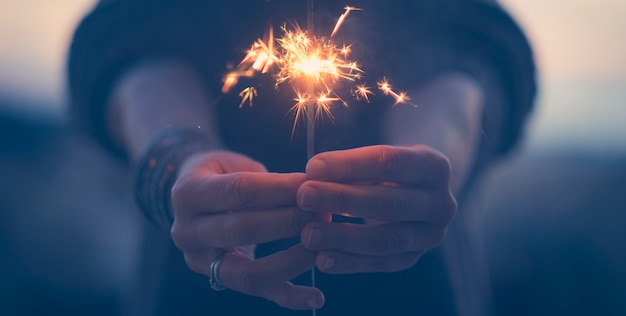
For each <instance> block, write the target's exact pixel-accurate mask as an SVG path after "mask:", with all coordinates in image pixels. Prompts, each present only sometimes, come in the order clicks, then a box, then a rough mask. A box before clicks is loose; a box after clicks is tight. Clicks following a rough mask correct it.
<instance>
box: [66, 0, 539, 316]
mask: <svg viewBox="0 0 626 316" xmlns="http://www.w3.org/2000/svg"><path fill="white" fill-rule="evenodd" d="M349 4H350V5H353V6H356V7H360V8H363V9H364V10H363V11H359V12H358V13H353V14H351V15H350V17H349V18H348V20H347V21H346V23H345V25H344V27H343V28H342V31H341V32H340V34H339V35H338V37H337V41H340V42H344V41H345V42H346V43H354V45H353V47H352V48H353V54H352V57H353V58H354V59H355V60H358V61H359V62H360V63H361V64H362V65H363V68H364V70H365V71H366V74H365V76H366V77H367V78H368V79H367V81H368V82H369V83H370V85H371V86H374V85H375V82H376V81H377V80H380V79H381V78H383V77H389V78H391V79H392V80H393V83H394V86H396V87H402V88H403V89H415V88H416V87H419V86H420V85H422V84H425V83H427V82H428V81H429V80H431V79H433V78H435V77H436V76H437V75H439V74H441V73H444V72H450V71H456V72H462V73H465V74H467V75H469V76H471V77H473V78H475V79H476V80H477V81H478V82H479V83H480V84H481V85H483V87H484V90H485V91H487V98H486V103H487V104H486V108H485V112H484V114H483V130H484V134H485V135H486V137H485V138H484V141H483V142H482V144H481V145H480V146H481V147H480V149H479V152H478V157H477V162H476V167H475V168H474V171H473V175H474V176H473V177H475V176H476V175H478V174H479V173H480V171H481V170H482V169H483V168H484V167H485V166H487V165H488V164H490V163H491V162H492V161H493V160H494V159H495V158H497V157H500V156H501V155H503V154H504V153H506V152H507V151H509V150H510V149H511V148H512V147H513V146H514V145H515V143H516V142H517V140H518V138H519V136H520V134H521V132H522V127H523V123H524V121H525V119H526V117H527V115H528V113H529V111H530V110H531V108H532V104H533V99H534V96H535V90H536V87H535V68H534V62H533V57H532V52H531V49H530V46H529V44H528V42H527V40H526V38H525V37H524V35H523V33H522V31H521V30H520V29H519V27H518V26H517V25H516V24H515V22H514V21H513V20H512V19H511V17H510V16H509V15H507V14H506V13H505V12H504V11H503V10H502V9H501V8H500V7H499V6H497V5H496V4H495V3H493V2H491V1H478V0H414V1H385V0H355V1H351V3H349ZM344 5H345V3H343V2H336V1H330V0H324V1H322V0H318V1H316V15H315V19H316V20H315V25H316V33H317V34H330V31H331V30H332V27H333V26H334V24H335V22H336V19H337V17H338V15H339V14H341V13H342V12H343V6H344ZM270 18H271V19H272V20H273V21H274V23H275V24H276V23H278V24H277V25H280V24H281V23H283V21H284V22H286V23H292V22H296V23H298V24H300V25H306V1H304V0H302V1H293V0H291V1H290V0H274V1H264V0H248V1H244V0H229V1H208V0H197V1H196V0H177V1H173V0H152V1H142V0H108V1H102V2H101V3H100V4H99V5H98V6H97V7H96V8H95V9H94V11H93V12H92V13H91V14H89V15H88V16H87V17H86V18H85V19H84V20H83V21H82V23H81V24H80V26H79V28H78V29H77V31H76V34H75V37H74V41H73V43H72V46H71V50H70V57H69V69H68V70H69V85H70V93H71V94H70V95H71V100H72V108H71V109H72V113H73V117H74V119H75V121H76V123H77V124H78V125H80V126H81V127H82V128H83V130H85V131H87V132H89V133H91V134H92V135H94V136H95V137H96V138H97V139H98V140H99V141H101V142H102V143H103V145H104V146H106V147H109V148H110V149H112V150H115V148H114V147H113V146H112V143H111V142H110V140H109V138H108V136H107V133H106V131H105V115H104V113H105V104H106V103H107V98H108V95H109V93H110V90H111V88H112V86H113V84H114V83H115V81H116V79H117V78H119V76H120V74H122V73H123V72H124V71H125V70H127V69H128V68H129V67H131V66H133V65H135V64H137V63H139V62H142V61H145V60H150V59H179V60H182V61H184V62H186V63H188V64H189V65H190V66H192V67H193V69H195V70H196V71H197V73H198V75H199V76H200V77H201V78H202V79H203V80H205V86H206V88H207V91H208V92H209V93H210V94H211V95H212V96H214V97H215V98H218V99H219V102H218V106H217V111H218V113H217V116H218V123H219V128H220V130H219V132H220V135H221V137H222V139H223V140H224V143H225V144H226V145H227V146H228V147H229V148H230V149H232V150H234V151H237V152H241V153H243V154H246V155H249V156H251V157H253V158H254V159H257V160H258V161H260V162H262V163H264V164H265V165H266V166H267V167H268V169H269V170H272V171H277V172H288V171H302V170H303V169H304V165H305V163H306V144H305V133H304V130H303V129H302V128H298V129H296V132H295V135H294V137H293V139H292V138H291V136H292V124H293V117H290V116H288V115H287V116H286V115H285V113H287V112H288V110H289V108H290V107H291V106H292V105H293V103H294V101H293V100H292V98H293V96H292V95H291V93H289V91H286V92H287V93H273V90H274V85H273V83H272V82H270V80H269V79H267V78H266V79H257V78H255V82H260V84H257V86H258V87H259V89H260V90H261V91H260V92H261V96H260V97H259V98H257V99H256V100H255V105H254V106H253V107H243V108H242V109H239V108H238V107H237V105H238V104H239V102H240V100H239V98H238V97H237V94H236V93H233V94H229V95H221V92H220V88H221V84H222V76H223V75H224V74H225V73H226V72H227V69H226V65H227V64H229V63H231V64H232V63H235V64H236V63H237V62H239V61H240V60H241V58H242V57H243V51H244V50H245V49H247V48H248V47H249V45H250V44H251V43H252V42H253V41H254V40H255V39H256V38H258V37H260V36H262V34H263V32H264V30H265V29H267V25H268V20H269V19H270ZM288 89H289V88H287V87H284V88H283V90H288ZM392 103H393V101H392V100H391V99H389V98H388V97H385V96H382V95H376V96H372V99H371V103H370V104H366V105H359V104H355V105H353V106H350V107H349V108H343V107H335V108H333V114H334V115H335V117H336V120H335V121H334V123H332V124H330V123H328V122H327V123H326V124H323V125H322V126H321V127H320V128H318V130H317V134H316V135H317V143H316V148H317V149H318V151H323V150H334V149H343V148H353V147H358V146H364V145H370V144H378V143H380V142H381V139H380V123H381V122H380V117H381V116H382V115H383V113H384V111H386V110H387V109H388V108H389V107H390V106H391V105H392ZM303 125H304V124H302V125H301V127H302V126H303ZM463 194H464V193H462V194H461V197H460V200H461V201H462V200H463ZM459 222H460V224H458V225H456V226H457V227H456V228H454V229H455V232H453V233H451V236H453V237H452V240H451V238H448V241H447V243H448V244H451V245H453V246H451V248H453V249H455V251H453V252H451V251H447V252H446V255H445V256H446V259H445V260H444V258H443V257H444V254H443V252H442V251H441V250H436V251H433V252H431V253H429V254H427V255H425V256H424V257H423V259H422V260H420V262H419V263H418V264H417V265H416V266H415V267H414V268H412V269H410V270H408V271H405V272H400V273H394V274H373V275H356V276H324V275H321V276H319V286H320V288H322V289H323V290H324V291H325V293H326V295H327V305H326V307H325V310H328V311H329V313H331V314H334V315H335V314H344V313H345V314H355V315H359V314H361V315H380V314H391V315H418V314H419V315H453V314H455V312H456V311H455V305H457V306H461V309H462V311H461V312H462V313H463V314H466V315H471V314H474V315H481V313H484V311H485V310H486V308H484V306H483V307H476V306H480V305H481V304H480V303H471V302H474V301H480V300H481V298H482V297H484V296H485V295H488V294H484V295H483V294H482V292H481V291H486V290H485V289H483V290H481V289H480V288H477V287H480V285H479V284H480V283H481V281H480V280H478V281H477V280H474V279H473V278H475V277H476V275H478V274H476V273H474V271H473V266H472V264H470V262H471V261H472V260H473V259H472V256H473V254H472V252H471V247H470V246H468V245H467V243H468V240H469V237H468V236H467V233H466V232H465V229H464V227H463V224H462V223H463V221H459ZM148 235H149V237H148V238H147V240H146V242H147V244H150V245H162V246H163V247H164V249H163V251H162V252H160V253H157V252H155V251H152V252H150V254H147V255H146V258H147V259H146V260H152V261H151V265H152V266H151V267H150V269H146V270H143V273H144V274H143V276H142V277H141V279H142V280H143V281H140V282H139V285H140V288H141V291H140V293H141V295H139V296H138V297H140V298H141V302H143V304H144V305H141V304H139V305H135V306H143V307H141V308H139V310H140V313H139V314H142V313H144V314H145V313H147V314H152V313H151V312H147V311H148V310H149V306H153V307H155V310H154V311H155V313H156V314H159V315H183V314H184V315H194V314H211V313H213V314H216V315H220V314H225V313H230V314H236V315H237V314H240V313H241V314H243V313H252V312H257V313H260V314H261V315H281V314H283V313H287V312H286V311H284V310H282V309H280V308H278V307H276V306H274V305H273V303H270V302H266V301H264V300H263V299H258V298H251V297H246V296H244V295H240V294H237V293H232V292H221V293H214V292H212V291H210V289H209V285H208V280H206V278H204V277H202V276H199V275H196V274H193V273H192V272H191V271H189V270H188V269H187V267H186V266H185V264H184V261H183V260H182V255H181V254H180V252H178V251H177V250H176V249H175V248H174V247H173V246H172V245H171V242H170V241H168V238H167V236H165V234H163V233H161V234H160V235H159V234H158V233H156V232H151V233H150V232H149V233H148ZM275 246H276V245H269V246H264V247H262V249H261V250H260V251H261V252H266V253H269V252H271V251H273V250H274V248H273V247H275ZM283 246H284V245H283ZM444 248H445V247H444ZM155 260H156V261H155ZM444 261H445V262H448V264H447V265H446V264H444ZM155 262H158V264H155ZM451 262H452V264H451ZM147 263H148V262H146V264H147ZM466 263H467V264H466ZM207 264H208V263H207ZM446 269H448V270H450V269H451V270H454V271H449V273H447V272H446ZM150 271H151V272H150ZM150 273H151V274H150ZM448 275H453V276H454V280H450V279H449V277H448ZM296 282H301V283H303V284H306V282H307V281H304V280H300V281H296ZM452 287H454V290H453V289H452ZM455 297H456V299H455ZM151 299H152V301H151ZM455 300H456V304H455ZM469 301H471V302H470V303H468V302H469ZM472 306H474V307H472ZM472 311H473V312H472ZM288 314H290V315H295V314H297V313H294V312H289V313H288ZM303 314H304V313H303ZM306 314H308V312H307V313H306Z"/></svg>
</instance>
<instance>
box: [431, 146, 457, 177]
mask: <svg viewBox="0 0 626 316" xmlns="http://www.w3.org/2000/svg"><path fill="white" fill-rule="evenodd" d="M430 159H431V160H432V161H433V163H434V165H435V168H436V169H435V170H436V172H437V174H438V175H439V177H440V178H441V179H445V183H448V182H449V180H450V175H451V173H452V165H451V164H450V159H448V157H446V156H444V155H443V154H441V153H440V152H438V151H434V150H433V151H431V157H430Z"/></svg>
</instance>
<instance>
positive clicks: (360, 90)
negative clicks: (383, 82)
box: [353, 84, 374, 103]
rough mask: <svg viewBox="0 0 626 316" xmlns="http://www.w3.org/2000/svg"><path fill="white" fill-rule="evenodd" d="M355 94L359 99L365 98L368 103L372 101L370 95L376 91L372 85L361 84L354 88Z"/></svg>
mask: <svg viewBox="0 0 626 316" xmlns="http://www.w3.org/2000/svg"><path fill="white" fill-rule="evenodd" d="M353 94H354V97H355V98H356V100H357V101H361V100H365V101H367V103H370V98H369V95H370V94H374V93H373V92H372V90H371V88H370V87H367V86H365V85H364V84H361V85H358V86H356V90H354V92H353Z"/></svg>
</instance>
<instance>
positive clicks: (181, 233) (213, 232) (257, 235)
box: [171, 207, 329, 251]
mask: <svg viewBox="0 0 626 316" xmlns="http://www.w3.org/2000/svg"><path fill="white" fill-rule="evenodd" d="M316 220H326V221H328V220H329V216H328V215H326V214H316V213H310V212H303V211H302V210H300V209H299V208H297V207H286V208H279V209H272V210H253V211H245V212H234V213H228V214H217V215H208V216H201V217H195V218H194V219H192V220H190V221H185V222H182V221H175V222H174V225H172V231H171V234H172V239H173V240H174V243H175V244H176V246H177V247H178V248H179V249H181V250H183V251H194V250H197V249H204V248H210V247H219V248H230V247H236V246H247V245H256V244H260V243H265V242H269V241H274V240H279V239H283V238H288V237H294V236H298V235H300V232H301V231H302V228H303V227H304V225H306V224H308V223H310V222H312V221H316Z"/></svg>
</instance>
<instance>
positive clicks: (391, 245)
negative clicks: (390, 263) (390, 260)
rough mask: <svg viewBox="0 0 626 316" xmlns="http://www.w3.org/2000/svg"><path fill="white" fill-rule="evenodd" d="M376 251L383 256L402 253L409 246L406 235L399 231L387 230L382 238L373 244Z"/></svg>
mask: <svg viewBox="0 0 626 316" xmlns="http://www.w3.org/2000/svg"><path fill="white" fill-rule="evenodd" d="M373 246H374V249H373V250H374V251H375V252H376V253H379V254H382V255H392V254H396V253H400V252H402V251H403V250H404V249H405V248H406V246H407V239H406V238H405V236H404V234H402V233H401V232H399V231H397V230H386V231H385V232H384V233H383V234H382V236H381V238H377V240H376V241H375V242H374V243H373Z"/></svg>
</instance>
